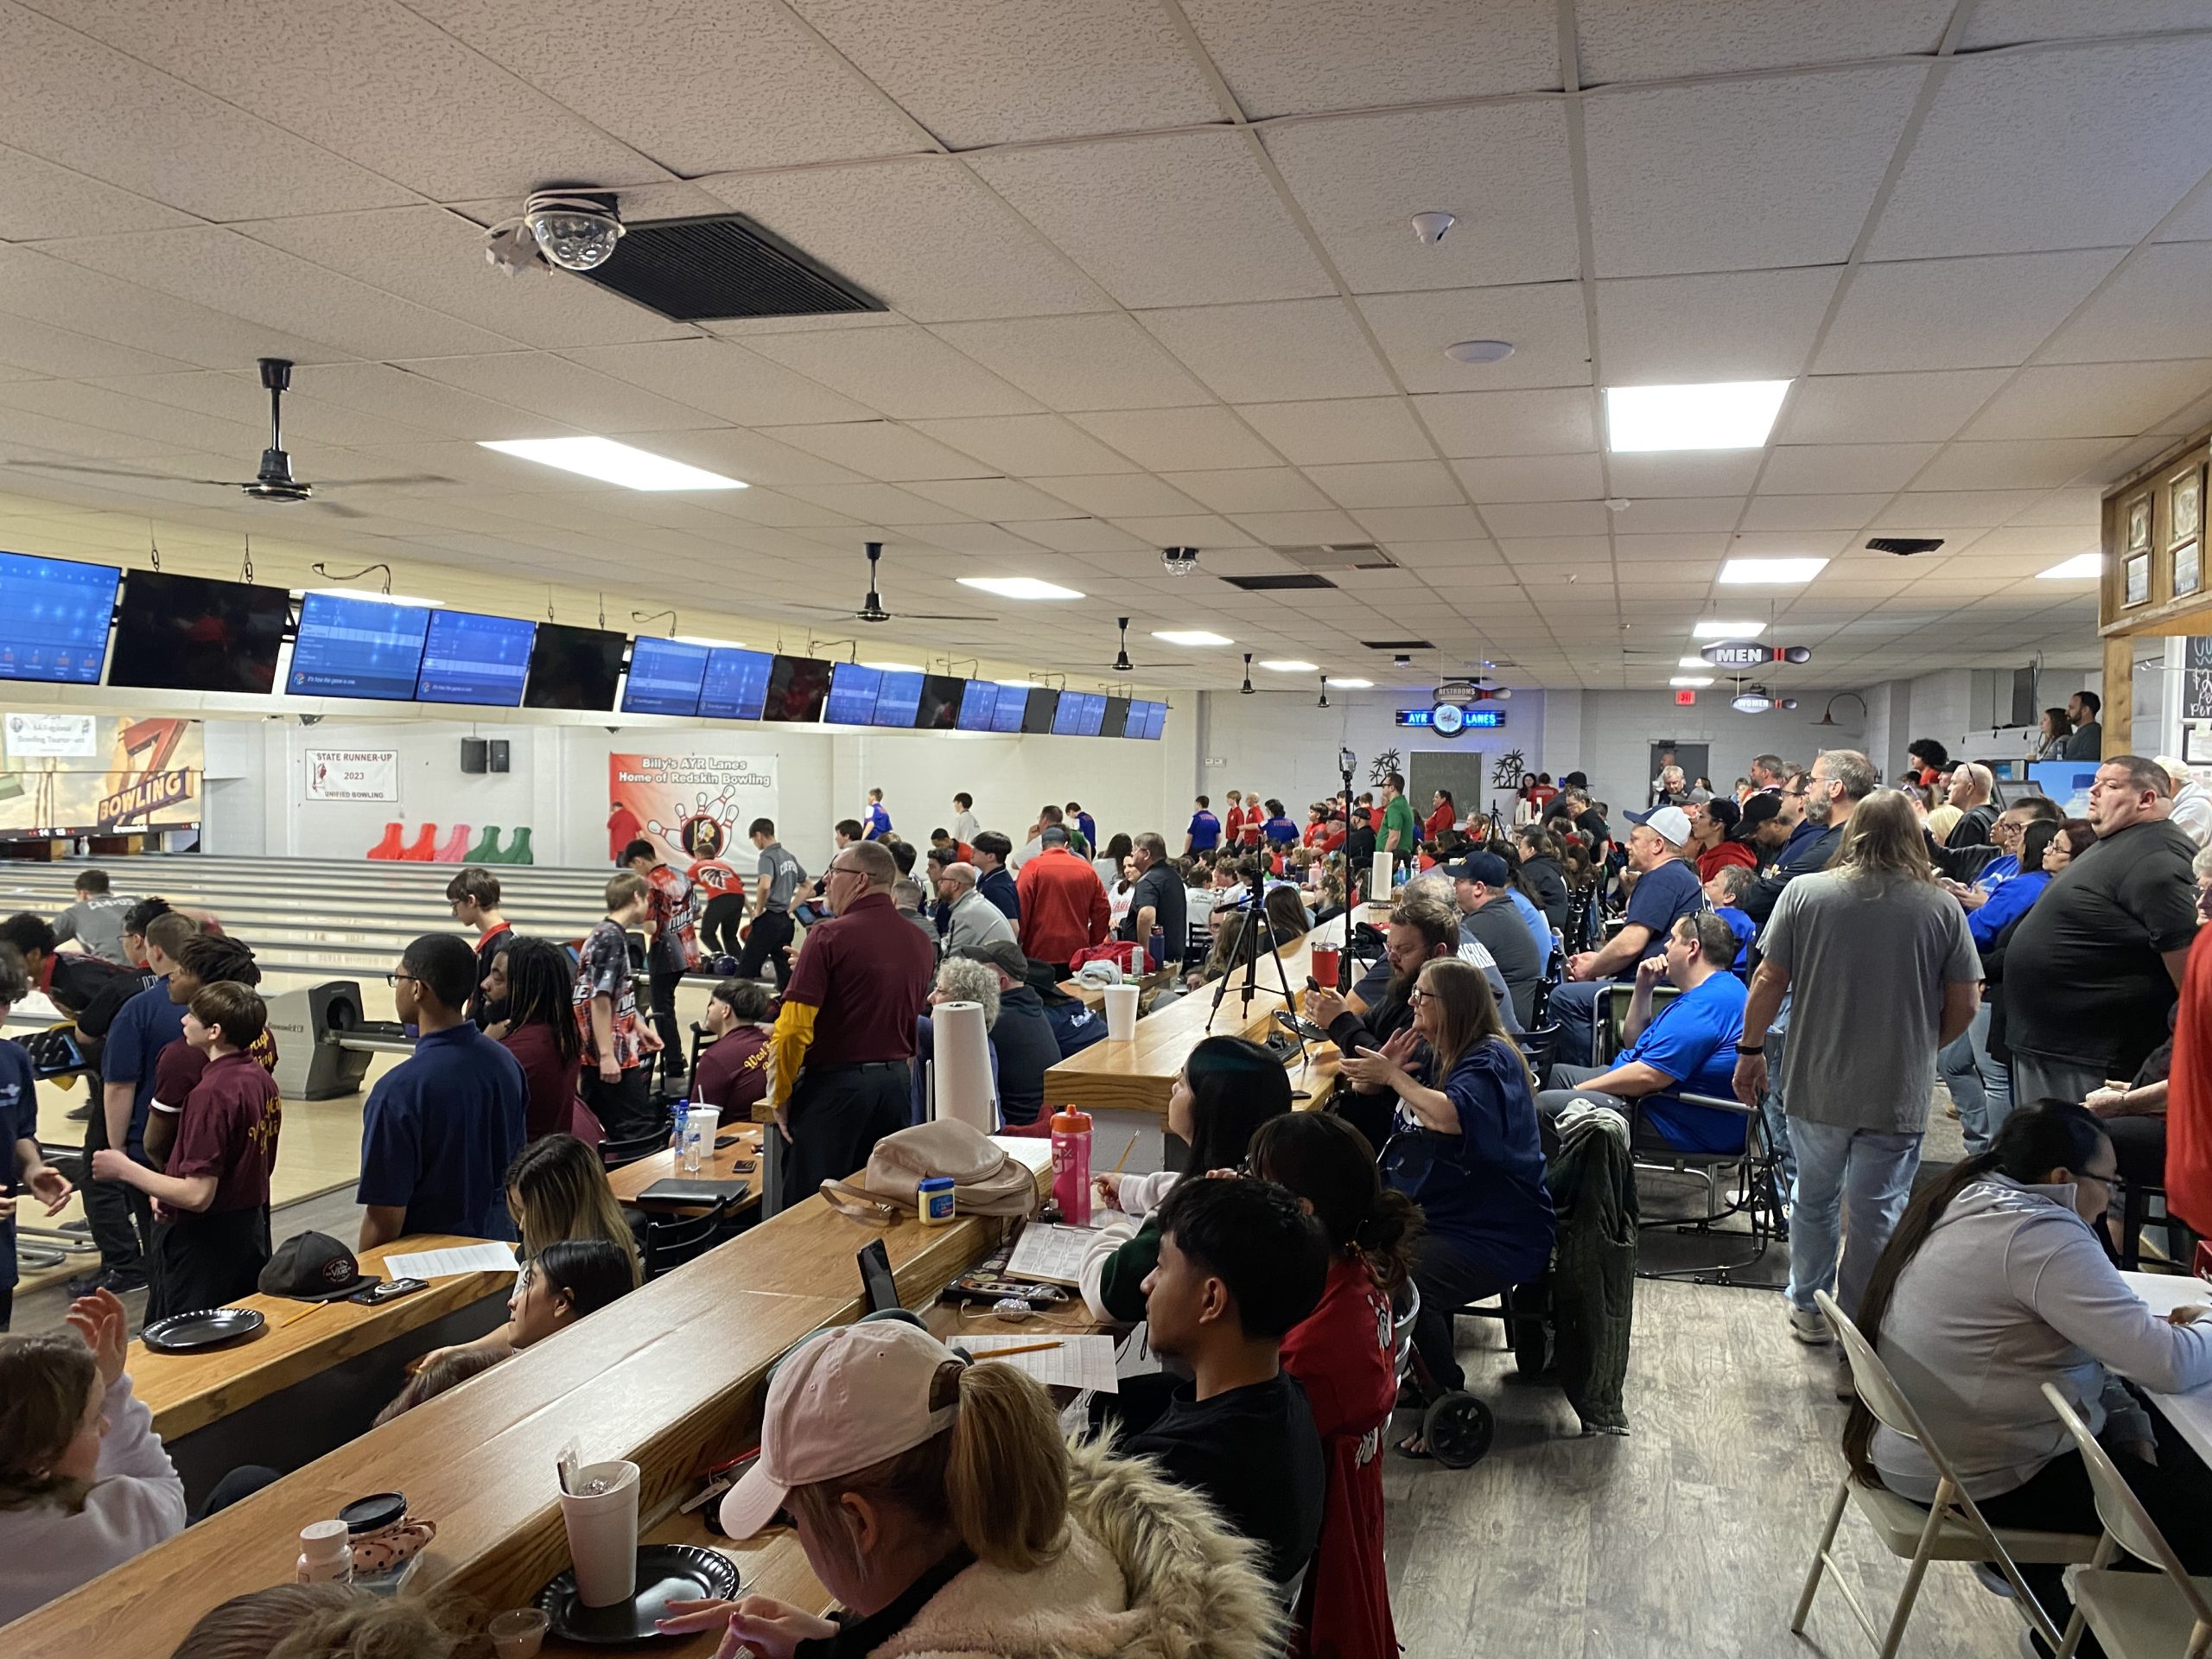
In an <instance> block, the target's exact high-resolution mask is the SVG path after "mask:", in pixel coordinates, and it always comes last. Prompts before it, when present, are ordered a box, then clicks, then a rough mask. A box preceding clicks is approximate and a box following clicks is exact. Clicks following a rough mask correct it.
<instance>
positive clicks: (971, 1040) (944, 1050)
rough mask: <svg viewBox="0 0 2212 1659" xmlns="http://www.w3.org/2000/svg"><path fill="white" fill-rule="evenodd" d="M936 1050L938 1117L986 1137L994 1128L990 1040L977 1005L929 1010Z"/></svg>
mask: <svg viewBox="0 0 2212 1659" xmlns="http://www.w3.org/2000/svg"><path fill="white" fill-rule="evenodd" d="M930 1024H931V1027H932V1028H933V1029H932V1036H933V1040H934V1046H935V1050H936V1055H937V1060H936V1082H937V1104H936V1109H935V1115H936V1116H938V1117H957V1118H958V1119H959V1120H960V1121H961V1122H963V1123H969V1124H972V1125H974V1126H975V1127H976V1128H977V1129H980V1130H981V1131H982V1133H983V1134H985V1135H989V1134H991V1133H993V1132H994V1131H995V1129H996V1128H998V1123H997V1114H996V1113H995V1111H994V1110H993V1109H992V1100H991V1036H990V1032H989V1030H988V1027H985V1026H984V1024H983V1005H982V1003H980V1002H940V1003H938V1006H937V1007H934V1008H932V1009H931V1010H930Z"/></svg>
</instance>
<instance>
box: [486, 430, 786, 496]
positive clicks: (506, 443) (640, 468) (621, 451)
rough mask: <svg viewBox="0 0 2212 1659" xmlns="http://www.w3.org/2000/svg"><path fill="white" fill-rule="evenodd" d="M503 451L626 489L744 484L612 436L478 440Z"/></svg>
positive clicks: (734, 487)
mask: <svg viewBox="0 0 2212 1659" xmlns="http://www.w3.org/2000/svg"><path fill="white" fill-rule="evenodd" d="M479 447H480V448H486V449H496V450H498V451H499V453H500V454H503V455H514V456H517V457H518V458H519V459H521V460H524V461H537V463H538V464H539V465H540V466H543V467H559V468H560V469H561V470H562V471H563V472H564V473H581V474H583V475H584V476H585V477H586V478H595V479H597V480H600V482H601V483H602V484H620V485H621V486H622V487H623V488H625V489H629V490H741V489H744V488H745V487H746V486H745V485H744V484H742V483H741V482H740V481H739V480H736V479H734V478H724V477H723V476H722V475H721V474H720V473H709V472H705V471H702V469H700V468H699V467H687V466H685V465H684V464H683V462H682V461H671V460H670V459H669V458H668V457H667V456H665V455H654V454H647V453H646V452H645V451H644V450H643V449H632V448H631V447H630V446H629V445H628V444H626V443H617V442H614V440H613V439H612V438H500V439H497V440H494V441H486V442H483V443H482V444H480V446H479Z"/></svg>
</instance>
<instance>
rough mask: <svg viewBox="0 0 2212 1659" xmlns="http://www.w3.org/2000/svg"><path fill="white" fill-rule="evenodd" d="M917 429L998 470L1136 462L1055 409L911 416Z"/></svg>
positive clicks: (1117, 466)
mask: <svg viewBox="0 0 2212 1659" xmlns="http://www.w3.org/2000/svg"><path fill="white" fill-rule="evenodd" d="M910 424H911V425H912V427H913V429H914V430H916V431H917V432H920V433H923V434H925V435H927V436H930V437H932V438H935V439H936V440H937V441H938V442H939V443H944V444H949V445H950V446H951V447H952V448H955V449H957V450H959V451H961V452H962V453H963V454H970V455H973V456H975V457H976V459H977V460H979V461H983V462H985V463H987V464H988V465H989V466H990V467H994V468H995V469H996V470H997V471H999V472H1001V473H1007V474H1013V475H1014V476H1017V477H1028V476H1031V475H1033V474H1039V473H1126V472H1128V471H1130V470H1131V468H1132V467H1133V465H1134V463H1133V462H1131V461H1129V460H1128V457H1127V456H1124V455H1117V454H1115V453H1114V452H1113V451H1112V450H1111V449H1109V448H1107V447H1106V446H1105V445H1104V444H1103V443H1100V442H1098V441H1097V440H1096V438H1093V437H1091V436H1090V435H1089V434H1087V433H1085V432H1084V431H1082V430H1081V429H1078V428H1077V427H1075V426H1073V425H1071V423H1068V422H1067V421H1065V420H1063V419H1062V418H1061V417H1060V416H1058V415H981V416H974V417H972V418H969V419H966V420H957V421H914V422H912V423H910Z"/></svg>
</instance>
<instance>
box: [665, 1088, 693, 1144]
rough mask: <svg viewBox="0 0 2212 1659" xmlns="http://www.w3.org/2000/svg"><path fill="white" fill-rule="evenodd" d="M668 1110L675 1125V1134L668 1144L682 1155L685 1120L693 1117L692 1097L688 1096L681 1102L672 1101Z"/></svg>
mask: <svg viewBox="0 0 2212 1659" xmlns="http://www.w3.org/2000/svg"><path fill="white" fill-rule="evenodd" d="M668 1109H669V1112H670V1113H671V1121H672V1122H673V1124H674V1133H673V1134H672V1135H671V1136H670V1137H669V1142H668V1144H669V1145H671V1147H675V1148H676V1150H677V1154H679V1155H681V1154H682V1153H683V1120H684V1119H685V1118H687V1117H689V1116H691V1101H690V1096H685V1097H684V1098H683V1099H681V1100H674V1101H671V1102H670V1103H669V1107H668Z"/></svg>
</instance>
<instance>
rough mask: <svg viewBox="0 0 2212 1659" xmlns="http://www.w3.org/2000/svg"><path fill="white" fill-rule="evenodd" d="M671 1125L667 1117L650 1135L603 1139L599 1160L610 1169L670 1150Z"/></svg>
mask: <svg viewBox="0 0 2212 1659" xmlns="http://www.w3.org/2000/svg"><path fill="white" fill-rule="evenodd" d="M670 1134H671V1125H670V1124H669V1123H668V1122H667V1121H666V1120H665V1119H664V1120H663V1121H662V1123H661V1126H660V1127H659V1128H657V1129H655V1130H654V1131H653V1132H652V1134H650V1135H637V1136H634V1137H632V1139H630V1140H627V1141H601V1142H600V1147H599V1161H600V1162H601V1163H602V1164H604V1165H606V1166H607V1168H608V1169H610V1170H616V1169H620V1168H621V1167H622V1166H623V1165H625V1164H634V1163H636V1162H637V1161H638V1160H639V1159H640V1158H650V1157H652V1155H653V1154H655V1153H657V1152H665V1151H667V1150H668V1137H669V1135H670Z"/></svg>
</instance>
